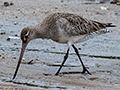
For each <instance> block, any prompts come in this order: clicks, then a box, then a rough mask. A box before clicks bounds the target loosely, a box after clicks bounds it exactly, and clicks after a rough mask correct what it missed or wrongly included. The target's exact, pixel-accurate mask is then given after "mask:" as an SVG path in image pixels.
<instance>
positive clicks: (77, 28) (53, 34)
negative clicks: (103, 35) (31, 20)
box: [41, 13, 107, 42]
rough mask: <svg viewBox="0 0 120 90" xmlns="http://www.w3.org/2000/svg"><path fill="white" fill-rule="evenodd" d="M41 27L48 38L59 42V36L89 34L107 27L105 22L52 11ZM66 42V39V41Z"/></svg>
mask: <svg viewBox="0 0 120 90" xmlns="http://www.w3.org/2000/svg"><path fill="white" fill-rule="evenodd" d="M41 27H43V28H44V30H46V32H47V34H48V35H47V36H48V38H50V39H52V40H54V41H57V42H59V38H60V37H63V36H64V37H67V38H69V37H72V36H79V35H86V34H91V33H94V32H96V31H99V30H101V29H103V28H106V27H107V24H104V23H100V22H97V21H93V20H89V19H86V18H83V17H81V16H79V15H76V14H70V13H53V14H51V15H49V16H48V17H46V18H45V19H44V20H43V22H42V24H41ZM66 42H67V41H66Z"/></svg>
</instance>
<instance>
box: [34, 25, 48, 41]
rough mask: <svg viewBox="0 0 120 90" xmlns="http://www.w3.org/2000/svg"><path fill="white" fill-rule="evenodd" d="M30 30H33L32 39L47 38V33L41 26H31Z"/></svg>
mask: <svg viewBox="0 0 120 90" xmlns="http://www.w3.org/2000/svg"><path fill="white" fill-rule="evenodd" d="M32 28H34V29H33V30H34V37H35V39H36V38H42V39H44V38H48V35H47V32H46V30H45V29H44V28H43V27H42V26H41V25H36V26H33V27H32Z"/></svg>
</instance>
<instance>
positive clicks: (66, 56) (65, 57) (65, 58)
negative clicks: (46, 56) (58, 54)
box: [55, 48, 69, 75]
mask: <svg viewBox="0 0 120 90" xmlns="http://www.w3.org/2000/svg"><path fill="white" fill-rule="evenodd" d="M68 54H69V48H68V50H67V53H66V55H65V56H64V60H63V62H62V64H61V65H60V68H59V69H58V71H57V73H56V74H55V75H58V74H59V72H60V70H61V68H62V66H63V65H64V63H65V61H66V60H67V58H68Z"/></svg>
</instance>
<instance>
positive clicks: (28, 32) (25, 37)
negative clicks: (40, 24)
mask: <svg viewBox="0 0 120 90" xmlns="http://www.w3.org/2000/svg"><path fill="white" fill-rule="evenodd" d="M20 38H21V40H22V42H23V43H26V44H27V43H28V42H29V41H31V40H32V39H34V32H33V29H32V28H30V27H26V28H24V29H23V30H22V31H21V35H20Z"/></svg>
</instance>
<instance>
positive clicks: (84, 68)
mask: <svg viewBox="0 0 120 90" xmlns="http://www.w3.org/2000/svg"><path fill="white" fill-rule="evenodd" d="M85 72H87V73H88V74H90V75H91V73H90V72H89V71H88V70H87V68H86V67H83V71H82V74H84V73H85Z"/></svg>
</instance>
